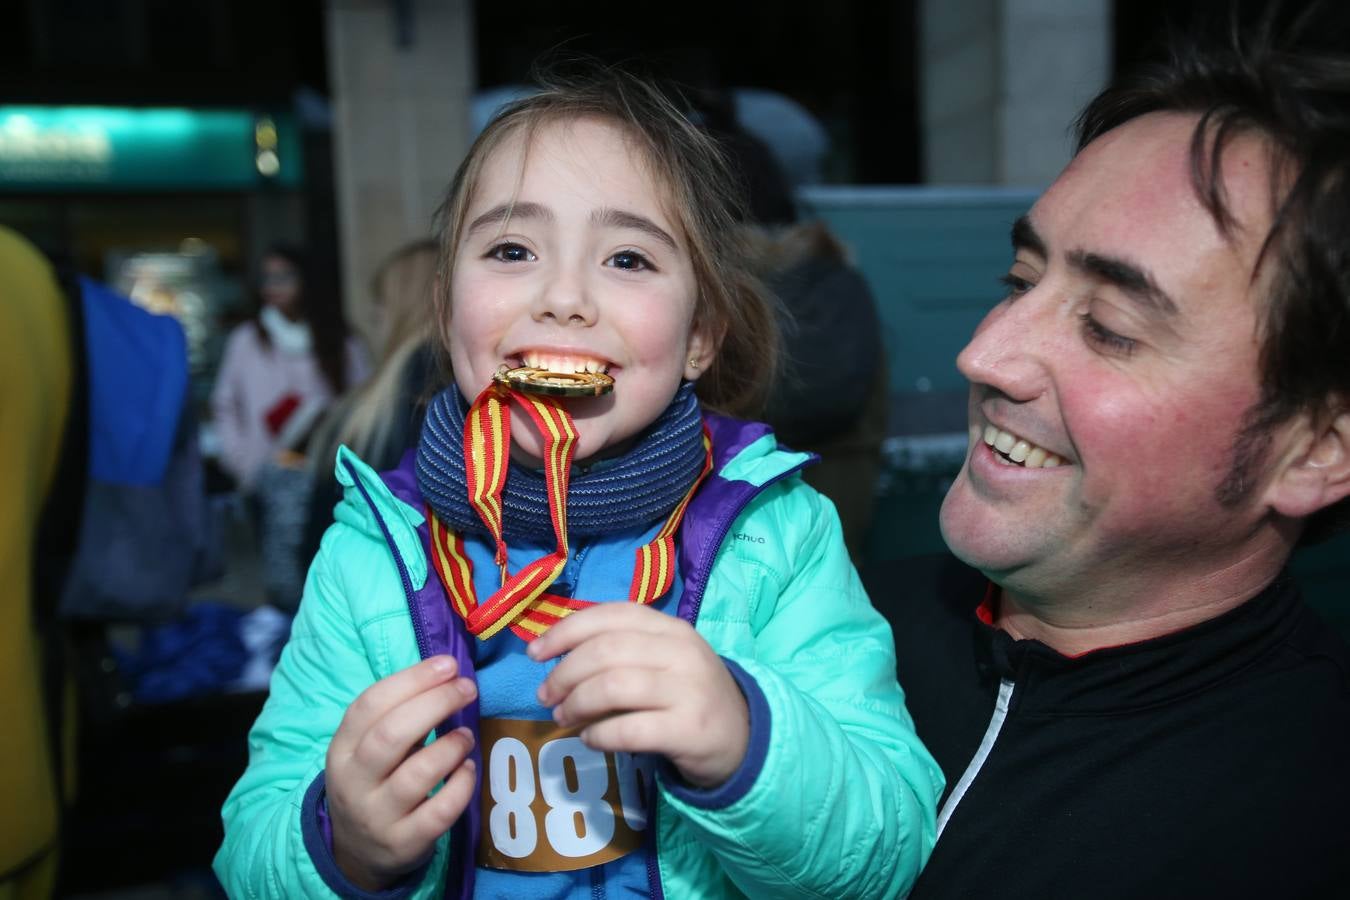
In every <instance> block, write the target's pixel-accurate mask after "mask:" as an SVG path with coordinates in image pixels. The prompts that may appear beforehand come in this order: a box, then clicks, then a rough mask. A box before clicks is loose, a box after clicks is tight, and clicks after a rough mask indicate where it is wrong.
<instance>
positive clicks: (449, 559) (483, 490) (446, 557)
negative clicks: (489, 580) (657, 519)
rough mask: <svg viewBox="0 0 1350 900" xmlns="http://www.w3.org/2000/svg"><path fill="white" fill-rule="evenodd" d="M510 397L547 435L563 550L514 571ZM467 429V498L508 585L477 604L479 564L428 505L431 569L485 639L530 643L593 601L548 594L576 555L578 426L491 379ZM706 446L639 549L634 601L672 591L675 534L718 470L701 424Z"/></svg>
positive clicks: (542, 400) (559, 410) (550, 403)
mask: <svg viewBox="0 0 1350 900" xmlns="http://www.w3.org/2000/svg"><path fill="white" fill-rule="evenodd" d="M511 402H515V403H516V405H518V406H519V407H520V408H521V409H522V410H523V411H524V412H525V413H526V414H527V415H528V416H529V417H530V418H531V419H532V420H534V423H535V425H536V426H538V428H539V432H540V434H542V435H543V438H544V484H545V487H546V490H547V492H548V500H549V518H550V519H551V520H552V522H553V534H554V537H555V539H556V541H557V548H556V549H555V550H554V551H553V552H552V553H550V554H547V555H546V556H543V557H540V558H539V559H537V560H535V561H534V562H532V563H530V564H529V565H527V566H526V567H525V568H523V569H521V570H520V571H519V572H517V573H516V574H515V575H513V576H511V575H508V573H507V568H506V541H505V540H504V538H503V536H502V531H503V522H502V489H503V488H504V487H505V486H506V472H507V468H508V466H507V462H508V453H509V450H510V441H511V410H510V406H509V403H511ZM464 430H465V435H464V438H465V439H464V467H465V470H466V472H467V476H468V479H467V480H468V494H469V503H470V504H471V505H472V506H473V508H474V509H475V510H476V511H477V512H478V515H479V518H481V519H482V521H483V524H484V525H486V526H487V528H488V531H489V532H491V534H492V538H493V541H494V543H495V545H496V550H495V560H496V563H497V565H498V566H499V567H500V569H501V583H502V586H501V588H500V589H498V590H497V591H496V592H495V593H494V594H493V595H492V596H491V597H489V598H488V600H487V602H485V603H483V604H481V605H480V604H479V603H478V595H477V592H476V591H475V589H474V584H473V564H472V563H471V562H470V561H469V557H468V555H467V554H466V553H465V552H464V539H463V538H462V537H461V536H460V535H458V534H457V533H455V532H454V531H452V530H451V529H449V528H446V527H445V525H444V523H442V522H441V520H440V519H439V518H438V517H437V516H436V513H435V512H434V511H432V510H431V508H430V507H428V508H427V519H428V521H429V522H430V528H431V546H432V553H431V559H432V567H433V568H434V569H435V570H436V574H437V575H438V576H439V577H440V579H441V583H442V584H444V585H445V590H446V593H447V594H449V597H450V606H451V608H452V609H454V611H455V613H456V614H457V615H458V616H459V617H460V618H462V619H463V620H464V623H465V625H466V626H467V627H468V629H469V633H470V634H473V635H476V636H477V637H478V638H479V639H481V640H487V639H488V638H490V637H492V636H493V635H495V634H497V633H498V632H499V631H501V630H502V629H503V628H506V627H510V629H511V630H512V631H513V632H515V633H516V634H517V635H518V636H519V637H521V638H522V639H523V640H525V641H532V640H534V639H535V638H536V637H538V636H539V635H541V634H543V633H544V632H545V631H547V630H548V629H549V628H550V627H552V626H553V625H554V623H556V622H558V621H560V620H562V619H563V618H565V617H567V616H569V615H571V614H572V613H574V612H576V611H577V610H579V609H584V608H586V607H587V606H591V605H593V603H592V601H589V600H577V599H574V598H572V597H559V596H558V595H556V594H550V593H548V592H547V591H548V587H549V585H551V584H553V582H554V581H555V580H556V579H557V578H558V576H559V575H560V574H562V570H563V567H564V566H565V565H566V564H567V558H568V554H569V552H570V551H569V548H568V543H567V487H568V480H569V476H570V474H571V468H572V457H573V453H574V451H575V449H576V441H577V432H576V427H575V426H574V425H573V423H572V417H571V416H570V415H569V414H568V413H567V410H566V409H564V408H563V406H562V405H561V404H560V403H559V402H558V401H556V400H554V399H553V398H551V397H535V396H532V395H529V394H523V393H520V392H519V391H515V390H512V389H510V388H508V387H506V386H504V385H501V384H497V383H493V384H492V385H490V386H489V387H488V388H487V389H486V390H484V391H483V393H482V394H480V395H479V396H478V399H477V400H475V401H474V402H473V405H472V406H471V407H470V408H469V414H468V416H467V418H466V420H465V425H464ZM703 451H704V460H703V469H702V470H701V471H700V472H699V475H698V478H696V479H695V480H694V483H693V484H692V485H691V486H690V488H689V490H688V492H687V493H686V494H685V495H684V498H683V499H681V500H680V502H679V504H677V505H676V507H675V509H673V510H671V513H670V515H669V516H667V517H666V521H665V523H664V524H663V525H662V526H661V530H660V531H658V532H657V533H656V536H655V537H654V538H652V540H651V541H649V542H648V543H646V544H644V545H642V546H641V547H639V548H638V551H637V560H636V562H635V563H634V566H633V582H632V586H631V587H630V588H629V591H628V599H629V601H630V602H633V603H651V602H653V601H654V600H656V599H657V598H659V597H661V596H663V595H664V594H665V593H666V592H667V591H669V590H670V586H671V584H672V582H673V581H674V579H675V533H676V532H677V531H678V530H679V527H680V520H681V519H683V518H684V511H685V509H686V508H687V507H688V506H689V501H690V500H691V499H693V496H694V493H695V492H696V491H697V490H698V487H699V485H700V484H702V483H703V479H704V478H706V477H707V475H708V472H710V471H711V470H712V436H711V435H710V434H709V432H708V429H707V428H706V427H705V428H704V429H703Z"/></svg>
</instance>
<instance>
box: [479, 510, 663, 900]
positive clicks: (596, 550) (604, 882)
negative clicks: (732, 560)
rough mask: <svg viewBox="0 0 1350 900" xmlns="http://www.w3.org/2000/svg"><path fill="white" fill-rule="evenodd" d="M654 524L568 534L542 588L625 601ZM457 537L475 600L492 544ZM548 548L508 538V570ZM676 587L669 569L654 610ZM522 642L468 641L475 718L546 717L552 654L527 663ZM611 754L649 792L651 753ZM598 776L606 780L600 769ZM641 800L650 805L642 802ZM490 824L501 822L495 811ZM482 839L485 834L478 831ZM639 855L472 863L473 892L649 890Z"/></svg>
mask: <svg viewBox="0 0 1350 900" xmlns="http://www.w3.org/2000/svg"><path fill="white" fill-rule="evenodd" d="M661 524H663V523H661V522H657V523H654V524H652V525H651V526H649V527H646V528H641V529H631V530H628V531H624V532H620V533H617V534H612V535H605V536H603V537H598V538H592V539H589V540H585V541H579V540H573V541H571V544H572V547H571V558H570V559H569V560H568V562H567V565H566V567H565V568H564V569H563V572H562V574H561V575H560V576H559V577H558V579H557V581H555V582H554V583H553V585H552V586H551V587H550V588H549V592H550V593H553V594H557V595H559V596H570V597H577V598H580V599H583V600H593V601H600V602H614V601H619V602H626V601H627V598H628V591H629V587H630V585H631V582H632V578H633V564H634V561H635V559H636V554H637V549H638V548H639V547H640V546H642V545H643V544H645V543H647V542H648V541H650V540H651V539H652V538H653V537H654V536H655V535H656V532H657V531H658V530H659V528H660V526H661ZM464 544H465V548H466V552H467V553H468V556H469V559H470V560H471V561H472V563H473V573H474V587H475V589H476V590H477V592H478V596H479V599H480V600H481V601H485V600H486V598H488V597H490V596H491V595H492V593H493V592H494V591H496V590H497V588H498V587H499V586H500V575H499V573H498V569H497V566H496V564H495V562H494V561H493V559H492V545H491V544H490V543H489V542H488V541H487V540H486V539H483V538H481V537H475V536H473V535H467V536H466V539H465V542H464ZM554 549H555V548H554V546H553V545H552V544H551V543H550V544H548V545H547V546H545V545H542V544H533V545H532V544H529V543H522V542H516V543H514V544H511V543H508V547H507V564H508V571H509V572H511V573H512V574H514V573H516V572H519V571H520V570H521V569H522V568H524V567H525V566H526V565H528V564H529V563H531V562H533V561H534V560H536V559H538V558H539V557H540V556H543V555H545V554H547V553H552V552H553V550H554ZM682 588H683V583H682V581H681V579H680V575H679V571H678V569H677V571H676V573H675V580H674V583H673V584H672V586H671V590H670V591H669V592H668V593H667V594H666V595H665V596H664V597H661V598H660V599H658V600H657V601H656V602H655V603H654V604H652V605H653V606H654V607H655V608H656V609H659V610H661V611H662V612H665V613H668V614H671V615H673V614H674V613H675V609H676V599H675V598H677V597H679V596H680V593H681V591H682ZM525 648H526V643H525V641H523V640H522V639H521V638H519V637H517V636H516V635H515V634H514V633H513V632H512V631H511V630H510V629H503V630H502V631H500V632H498V633H497V634H496V635H495V636H493V637H492V638H490V639H488V640H486V641H476V642H475V660H474V664H475V667H476V669H477V673H478V691H479V711H480V715H481V716H482V717H483V718H500V719H529V720H535V721H551V720H552V710H551V709H549V708H546V707H543V706H540V705H539V702H538V700H537V699H536V696H537V694H536V692H537V691H538V689H539V685H540V684H542V683H543V681H544V678H545V677H547V675H548V673H549V672H550V671H552V670H553V667H554V666H556V665H557V664H558V662H559V660H556V659H553V660H548V661H546V662H535V661H533V660H531V659H530V658H529V657H528V656H526V655H525ZM619 757H620V758H619V759H618V760H616V765H617V766H619V767H623V766H625V765H627V766H631V767H632V768H631V769H630V770H628V774H629V775H630V776H635V777H638V778H641V779H643V780H644V785H643V787H644V788H645V789H644V790H643V791H642V796H644V797H646V798H652V797H653V791H654V786H653V781H652V777H651V773H652V771H653V768H654V763H655V760H654V759H653V758H651V757H650V756H645V755H644V756H642V757H637V758H635V759H634V758H631V757H628V755H627V754H619ZM483 764H484V768H485V769H490V767H491V765H492V762H491V761H490V760H489V759H487V758H484V760H483ZM499 764H500V763H499ZM572 765H573V772H572V774H571V776H570V777H572V778H573V779H576V778H578V777H579V775H578V773H576V771H575V763H573V764H572ZM600 771H604V770H603V769H601V770H600ZM511 776H512V777H511V785H512V786H514V787H515V788H516V789H519V786H520V782H519V781H518V779H520V778H521V777H525V778H527V779H528V780H529V781H530V783H529V784H528V785H527V788H528V790H529V791H530V793H531V794H533V793H534V790H535V787H536V786H535V784H534V783H533V781H534V773H533V772H530V773H528V774H524V775H522V774H521V772H519V771H516V770H515V769H514V767H513V770H512V772H511ZM483 777H484V778H490V777H491V772H490V771H485V772H484V773H483ZM499 777H500V776H499ZM604 777H605V778H606V779H608V773H606V774H605V775H604ZM620 777H621V778H622V777H623V776H622V775H621V776H620ZM648 805H649V806H650V802H649V804H648ZM644 812H645V815H644V816H643V818H644V819H645V820H646V821H648V822H650V809H647V810H645V811H644ZM491 827H493V824H492V822H490V821H489V816H487V815H485V816H484V818H483V828H484V829H488V828H491ZM497 827H498V828H501V827H503V824H502V820H501V818H500V817H499V819H498V822H497ZM582 830H584V828H583V829H582ZM512 833H513V832H512ZM649 837H650V836H649ZM540 838H544V836H543V835H540V834H530V835H526V836H524V838H519V836H518V839H524V840H527V841H529V840H535V839H540ZM483 839H484V840H487V839H488V838H487V834H486V833H485V834H484V835H483ZM647 856H648V853H647V850H646V848H645V847H643V848H639V849H637V850H635V851H633V852H631V853H628V854H627V855H625V856H622V857H620V858H618V859H616V860H613V861H611V862H608V863H604V864H602V865H598V866H592V867H591V868H588V869H576V870H572V871H567V872H514V871H508V870H504V869H493V868H487V867H484V866H479V867H478V868H477V876H476V881H475V888H474V896H475V897H511V898H522V900H544V898H549V900H562V898H568V900H596V898H601V897H605V898H613V897H624V898H627V897H648V896H649V894H650V891H649V886H648V874H647Z"/></svg>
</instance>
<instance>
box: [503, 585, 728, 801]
mask: <svg viewBox="0 0 1350 900" xmlns="http://www.w3.org/2000/svg"><path fill="white" fill-rule="evenodd" d="M564 653H566V654H568V655H567V658H566V659H564V660H563V661H562V662H560V663H559V664H558V666H557V667H556V668H555V669H554V670H553V671H552V672H550V673H549V676H548V678H546V679H545V680H544V683H543V684H542V685H541V686H540V688H539V702H540V703H542V704H544V705H545V706H552V707H553V719H554V721H556V722H557V723H558V724H559V725H562V726H564V727H572V726H576V725H582V726H584V727H583V729H582V731H581V740H582V741H583V742H584V743H585V744H586V745H587V746H589V747H592V748H594V749H596V750H607V751H619V750H622V751H626V752H629V753H660V754H662V755H663V756H665V757H666V758H667V759H669V760H670V761H671V763H673V764H674V765H675V767H676V768H677V769H678V770H679V772H680V775H681V776H683V778H684V779H685V780H686V781H688V782H689V783H690V784H693V785H696V786H698V787H704V788H708V787H715V786H717V785H719V784H721V783H723V782H724V781H726V780H727V779H728V778H730V777H731V775H732V774H733V773H734V772H735V771H736V769H737V768H738V767H739V766H740V764H741V760H742V759H744V758H745V749H746V746H747V745H748V744H749V741H750V712H749V710H748V708H747V707H746V704H745V697H744V696H742V694H741V691H740V688H739V687H737V686H736V681H735V679H733V678H732V677H731V673H730V672H728V671H727V667H726V665H725V664H724V663H723V662H722V659H721V658H720V657H719V656H718V655H717V654H716V653H714V652H713V651H712V648H711V647H709V646H708V643H707V641H705V640H704V639H703V638H702V637H700V636H699V634H698V633H697V632H696V631H694V629H693V627H692V626H690V625H689V624H688V623H687V622H685V621H684V620H682V619H677V618H674V617H673V616H668V615H665V614H664V613H660V612H657V611H656V610H654V609H652V608H651V607H648V606H640V605H637V604H634V603H603V604H600V605H598V606H593V607H590V608H588V609H585V610H582V611H581V612H578V613H573V614H572V615H570V616H568V617H567V618H566V619H563V620H562V621H561V622H559V623H558V624H557V625H554V626H553V627H552V628H550V629H549V630H548V631H547V632H545V634H544V635H543V636H542V637H539V638H536V639H535V640H534V641H533V642H532V643H531V644H530V647H529V655H530V657H531V658H532V659H535V660H545V659H551V658H553V657H555V656H559V655H561V654H564Z"/></svg>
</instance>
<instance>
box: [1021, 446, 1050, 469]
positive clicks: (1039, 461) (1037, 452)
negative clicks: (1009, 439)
mask: <svg viewBox="0 0 1350 900" xmlns="http://www.w3.org/2000/svg"><path fill="white" fill-rule="evenodd" d="M1049 455H1050V454H1048V453H1046V452H1045V451H1044V450H1042V449H1041V448H1040V447H1033V448H1032V449H1031V452H1030V453H1028V454H1027V468H1028V469H1039V468H1041V466H1043V465H1045V459H1046V457H1047V456H1049Z"/></svg>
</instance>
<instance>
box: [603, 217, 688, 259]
mask: <svg viewBox="0 0 1350 900" xmlns="http://www.w3.org/2000/svg"><path fill="white" fill-rule="evenodd" d="M591 224H593V225H599V226H600V227H602V228H632V229H634V230H635V231H641V232H643V233H644V234H648V235H651V236H652V237H654V238H656V239H657V240H658V241H660V242H661V243H663V244H665V245H667V246H668V247H670V249H671V250H674V251H676V252H678V251H679V249H680V247H679V245H678V244H676V243H675V239H674V238H673V237H671V236H670V235H669V234H668V233H667V232H666V230H665V229H664V228H662V227H661V226H660V225H657V224H656V223H655V222H653V221H652V220H651V219H649V218H647V217H646V216H640V215H638V214H637V213H634V212H629V211H628V210H625V209H613V208H612V207H605V208H603V209H597V210H596V211H595V212H593V213H591Z"/></svg>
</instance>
